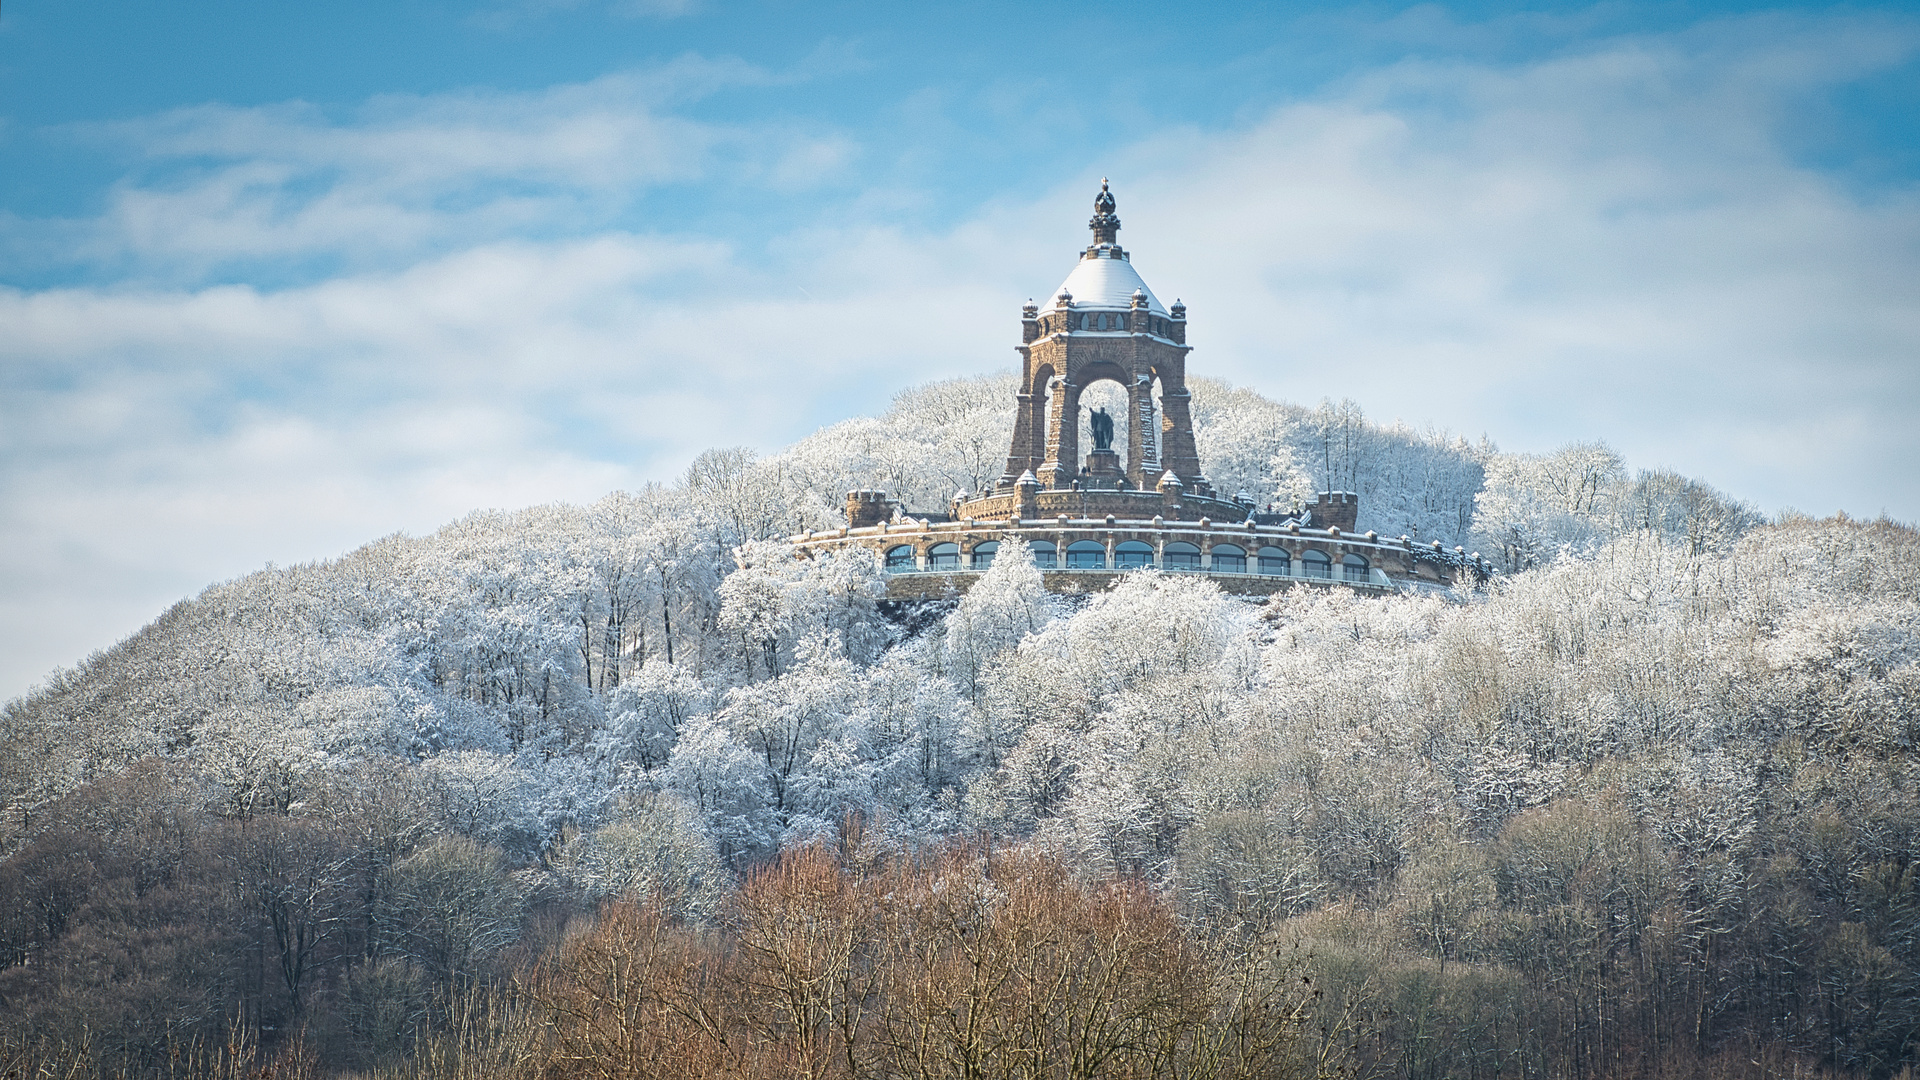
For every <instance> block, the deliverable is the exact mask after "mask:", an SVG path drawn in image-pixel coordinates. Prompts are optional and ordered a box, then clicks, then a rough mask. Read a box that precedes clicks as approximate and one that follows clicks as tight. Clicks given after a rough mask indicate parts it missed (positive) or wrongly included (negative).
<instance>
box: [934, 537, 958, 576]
mask: <svg viewBox="0 0 1920 1080" xmlns="http://www.w3.org/2000/svg"><path fill="white" fill-rule="evenodd" d="M927 569H929V570H958V569H960V545H959V544H956V543H954V542H952V541H947V542H945V543H940V544H935V545H933V546H932V547H930V548H928V549H927Z"/></svg>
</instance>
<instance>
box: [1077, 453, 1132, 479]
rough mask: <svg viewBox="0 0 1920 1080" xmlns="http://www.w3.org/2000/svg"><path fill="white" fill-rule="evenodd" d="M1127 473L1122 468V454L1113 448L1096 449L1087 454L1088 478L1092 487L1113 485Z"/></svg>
mask: <svg viewBox="0 0 1920 1080" xmlns="http://www.w3.org/2000/svg"><path fill="white" fill-rule="evenodd" d="M1126 475H1127V474H1126V473H1125V472H1124V471H1123V470H1122V469H1121V468H1120V455H1119V454H1117V453H1115V452H1114V451H1112V450H1095V451H1093V452H1091V453H1089V454H1088V455H1087V474H1086V478H1087V479H1088V480H1091V481H1093V483H1092V484H1090V485H1088V486H1090V487H1101V488H1107V487H1113V486H1115V485H1116V484H1118V483H1119V481H1120V480H1121V479H1122V478H1123V477H1125V476H1126Z"/></svg>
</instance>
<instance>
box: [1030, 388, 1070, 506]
mask: <svg viewBox="0 0 1920 1080" xmlns="http://www.w3.org/2000/svg"><path fill="white" fill-rule="evenodd" d="M1052 386H1053V408H1052V410H1050V414H1049V415H1048V417H1047V460H1046V461H1045V463H1043V464H1042V465H1041V466H1040V470H1039V476H1040V482H1041V483H1042V484H1045V485H1046V486H1047V487H1049V488H1052V489H1054V490H1056V491H1059V490H1062V489H1064V488H1066V487H1067V486H1068V485H1069V484H1071V483H1072V482H1073V481H1074V479H1075V478H1077V477H1078V476H1079V475H1080V386H1079V384H1077V383H1070V382H1068V381H1067V380H1065V379H1063V378H1059V377H1058V376H1056V377H1055V378H1054V380H1053V384H1052Z"/></svg>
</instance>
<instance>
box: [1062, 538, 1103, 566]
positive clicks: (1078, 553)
mask: <svg viewBox="0 0 1920 1080" xmlns="http://www.w3.org/2000/svg"><path fill="white" fill-rule="evenodd" d="M1106 568H1107V545H1105V544H1103V543H1101V542H1100V541H1098V540H1076V541H1074V542H1073V543H1071V544H1068V545H1067V569H1069V570H1105V569H1106Z"/></svg>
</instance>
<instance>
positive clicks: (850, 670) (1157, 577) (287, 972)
mask: <svg viewBox="0 0 1920 1080" xmlns="http://www.w3.org/2000/svg"><path fill="white" fill-rule="evenodd" d="M1194 393H1195V396H1194V403H1193V407H1194V417H1195V422H1196V437H1197V440H1198V442H1199V445H1200V448H1201V454H1202V459H1203V462H1204V463H1205V466H1206V468H1207V470H1208V475H1209V478H1210V479H1211V480H1212V481H1213V483H1214V485H1215V486H1216V488H1217V489H1219V490H1223V491H1230V492H1233V491H1244V492H1247V493H1249V494H1250V495H1251V496H1253V497H1254V498H1255V499H1256V500H1257V501H1261V502H1279V503H1283V504H1291V503H1294V502H1297V501H1298V500H1300V499H1301V498H1302V497H1303V496H1306V495H1307V493H1310V492H1312V491H1314V490H1319V489H1322V488H1329V487H1330V488H1338V489H1343V490H1352V491H1356V492H1358V493H1359V494H1360V496H1361V515H1362V516H1361V523H1360V527H1361V528H1362V529H1369V528H1370V529H1375V530H1377V531H1379V532H1382V533H1385V534H1388V535H1398V534H1401V533H1406V534H1408V535H1412V536H1416V537H1419V538H1421V539H1440V540H1442V541H1443V542H1445V543H1446V544H1447V545H1448V546H1452V545H1454V544H1456V543H1457V544H1464V545H1468V546H1470V547H1472V548H1476V549H1478V550H1480V551H1481V552H1483V553H1485V554H1486V555H1487V556H1488V557H1489V558H1490V559H1492V560H1494V562H1495V563H1496V564H1497V565H1498V566H1499V567H1501V569H1502V570H1503V573H1501V574H1500V575H1498V576H1497V577H1496V578H1495V580H1494V582H1493V584H1492V585H1490V586H1489V587H1487V588H1486V589H1484V590H1481V591H1478V592H1475V593H1471V594H1464V593H1463V594H1460V595H1456V596H1451V597H1440V596H1413V595H1402V596H1393V597H1387V598H1379V599H1362V598H1359V597H1357V596H1355V595H1354V594H1353V593H1351V592H1350V591H1348V590H1345V589H1341V588H1333V589H1325V590H1322V589H1309V588H1298V589H1295V590H1293V591H1291V592H1287V593H1283V594H1281V595H1279V596H1277V597H1275V598H1273V599H1272V600H1271V601H1266V602H1261V603H1255V602H1250V601H1248V600H1245V599H1241V598H1237V597H1232V596H1228V595H1225V594H1222V593H1221V592H1220V591H1219V590H1218V589H1217V588H1215V587H1214V586H1213V585H1212V584H1211V583H1210V582H1208V581H1206V580H1205V579H1203V578H1199V577H1193V576H1183V575H1180V574H1161V573H1157V572H1152V571H1143V572H1139V573H1135V574H1131V575H1129V576H1128V577H1127V578H1125V579H1124V580H1123V581H1122V582H1121V583H1120V584H1118V585H1117V586H1115V587H1114V588H1112V589H1111V590H1108V591H1104V592H1099V593H1095V594H1091V595H1079V596H1061V595H1056V594H1051V593H1048V592H1046V591H1045V590H1044V589H1043V588H1042V587H1041V582H1040V576H1039V574H1038V572H1037V571H1036V570H1035V569H1034V567H1033V566H1032V563H1031V561H1030V560H1028V559H1026V558H1024V557H1023V556H1022V553H1021V552H1020V550H1019V548H1018V545H1017V544H1011V545H1008V546H1007V547H1005V548H1003V549H1002V553H1001V555H1000V557H999V558H998V559H996V561H995V563H994V565H993V566H992V568H991V569H990V570H989V571H988V572H987V573H986V574H984V575H983V576H982V578H981V579H980V580H979V581H978V583H977V584H976V585H975V586H974V587H973V588H971V589H970V590H968V591H967V592H965V593H964V594H961V595H955V596H953V597H950V598H948V599H946V600H943V601H932V602H927V603H923V604H918V605H912V606H906V607H901V606H896V605H890V604H886V603H883V602H882V596H883V594H884V583H885V578H884V575H883V573H882V571H881V569H880V567H879V566H878V565H877V564H876V563H875V562H874V560H873V559H872V557H871V556H870V554H868V553H864V552H849V553H846V554H842V555H836V556H832V557H823V558H819V559H815V560H810V561H801V560H796V559H794V558H792V557H791V554H790V552H789V551H788V549H787V548H786V547H785V546H784V545H783V544H782V542H781V538H782V537H784V536H785V535H787V534H789V533H792V532H795V531H798V530H801V529H807V528H824V527H827V526H829V525H831V524H833V523H835V521H836V520H837V518H838V514H839V505H840V501H841V498H842V496H843V495H844V493H845V492H846V491H847V490H850V489H854V488H884V489H886V490H888V491H889V492H891V493H893V494H895V495H896V496H897V497H899V498H901V499H902V500H903V501H904V502H905V503H906V505H907V506H908V507H909V508H924V509H933V508H938V507H941V506H943V505H944V504H945V502H946V500H947V499H948V498H949V497H951V495H952V494H953V492H955V491H956V490H976V489H978V488H980V487H981V486H984V485H987V484H990V483H991V481H992V479H993V477H994V476H996V475H997V474H998V470H999V467H1000V464H1001V461H1002V460H1003V459H1002V455H1003V453H1004V447H1005V446H1006V445H1007V441H1008V440H1007V435H1008V433H1007V431H1006V428H1005V424H1006V419H1005V418H1006V415H1007V413H1009V412H1010V410H1009V409H1008V408H1007V402H1008V401H1010V400H1011V397H1012V391H1011V384H1010V380H1008V379H1005V378H986V379H978V380H961V381H956V382H948V383H936V384H932V385H929V386H925V387H920V388H917V389H915V390H911V391H908V392H906V393H904V394H902V395H901V396H900V398H899V399H897V400H896V402H895V404H894V407H893V408H892V409H891V410H890V411H889V412H888V413H887V414H886V415H883V416H881V417H877V418H871V419H860V420H852V421H848V422H846V423H843V424H840V425H836V426H834V427H831V428H828V429H825V430H823V431H821V432H818V433H816V434H815V435H813V436H810V437H809V438H808V439H806V440H803V441H802V442H800V443H798V444H796V445H795V446H793V447H790V448H788V449H787V450H785V451H783V452H781V453H779V454H775V455H771V456H768V457H764V458H759V457H756V456H755V455H753V454H750V453H748V452H745V451H740V450H717V451H711V452H709V453H707V454H705V455H703V456H702V457H701V458H700V459H699V460H698V461H696V462H695V463H694V465H693V466H692V468H691V469H690V470H689V471H688V473H687V475H686V476H685V477H684V478H683V479H682V480H681V481H679V482H677V483H675V484H672V485H661V486H654V487H649V488H647V489H644V490H641V491H637V492H622V493H616V494H614V495H610V496H608V497H607V498H605V499H603V500H601V501H600V502H598V503H596V504H594V505H592V506H586V507H579V506H563V505H554V506H545V507H537V508H533V509H530V510H524V511H519V512H515V513H499V512H485V513H477V514H474V515H471V516H469V517H467V518H465V519H463V520H461V521H459V522H456V523H454V524H451V525H449V526H447V527H445V528H444V529H441V530H440V531H439V532H437V533H435V534H433V535H431V536H426V537H419V538H411V537H404V536H394V537H389V538H386V539H383V540H380V541H377V542H375V543H372V544H369V545H367V546H366V547H364V548H361V549H360V550H358V551H355V552H352V553H349V554H347V555H345V556H343V557H341V558H339V559H337V560H333V561H329V562H325V563H319V564H313V565H303V566H294V567H288V568H269V569H267V570H265V571H262V572H259V573H256V574H252V575H248V576H246V577H243V578H240V579H237V580H235V581H231V582H226V583H223V584H219V585H215V586H213V587H211V588H209V589H207V590H206V591H205V592H203V593H202V594H200V595H199V596H197V597H195V598H192V599H190V600H186V601H182V602H181V603H180V604H178V605H176V606H175V607H173V608H172V609H170V610H169V611H167V612H166V613H165V614H164V615H163V616H161V617H160V618H159V619H158V620H156V621H155V622H154V623H153V624H151V625H150V626H148V627H147V628H146V629H144V630H143V631H141V632H140V633H138V634H136V635H134V636H133V637H131V638H129V639H128V640H126V641H124V642H122V643H120V644H119V645H116V646H114V647H113V648H111V649H109V650H106V651H103V652H101V653H99V654H96V655H95V656H92V657H90V658H88V659H87V660H86V661H85V662H83V663H81V664H79V665H77V666H75V667H73V668H71V669H66V670H62V671H59V672H56V673H54V675H53V676H51V677H50V678H49V680H48V681H47V683H46V684H45V685H44V686H42V687H40V688H37V689H36V690H35V691H34V692H32V693H30V694H28V695H26V696H25V697H22V698H20V699H17V700H15V701H12V702H9V703H8V704H7V705H6V706H5V708H4V710H3V711H0V735H3V736H4V738H3V741H0V745H3V746H4V750H3V751H0V804H3V805H4V807H5V811H6V816H5V819H4V829H5V832H4V835H3V836H0V843H3V844H4V847H0V853H3V854H4V855H5V860H4V862H0V1072H6V1073H7V1074H8V1075H21V1076H63V1077H64V1076H71V1077H82V1076H159V1075H233V1076H240V1075H282V1076H321V1075H325V1076H340V1075H356V1076H367V1077H422V1078H425V1077H453V1076H474V1077H479V1076H489V1077H494V1076H527V1077H534V1076H541V1077H572V1076H604V1077H616V1076H619V1077H626V1076H631V1077H646V1076H661V1077H679V1076H729V1077H761V1076H765V1077H774V1076H782V1077H784V1076H809V1077H924V1078H933V1077H1033V1078H1042V1077H1046V1078H1051V1077H1086V1078H1089V1080H1091V1078H1093V1077H1103V1078H1104V1077H1143V1078H1144V1077H1182V1078H1185V1077H1192V1078H1196V1080H1198V1078H1204V1077H1266V1076H1288V1077H1291V1076H1298V1077H1321V1076H1368V1077H1375V1076H1377V1077H1405V1078H1407V1080H1427V1078H1440V1077H1463V1076H1472V1077H1514V1078H1529V1077H1579V1078H1602V1077H1615V1076H1621V1077H1624V1076H1634V1077H1655V1076H1658V1077H1667V1076H1673V1077H1679V1076H1699V1077H1756V1078H1757V1077H1762V1076H1776V1075H1785V1074H1787V1073H1790V1072H1791V1073H1795V1074H1797V1075H1807V1076H1833V1077H1843V1076H1844V1077H1866V1078H1873V1080H1881V1078H1888V1077H1893V1076H1896V1075H1901V1074H1904V1073H1909V1072H1910V1071H1911V1069H1912V1067H1913V1065H1914V1063H1915V1059H1916V1056H1920V1045H1916V1042H1917V1037H1920V881H1916V873H1920V871H1916V867H1915V853H1916V851H1920V767H1917V764H1916V757H1915V738H1916V735H1920V534H1917V533H1916V531H1915V530H1914V529H1912V528H1911V527H1908V526H1905V525H1901V524H1897V523H1893V522H1888V521H1885V520H1882V521H1875V522H1866V521H1855V520H1849V519H1846V518H1844V517H1842V518H1836V519H1830V520H1824V521H1815V520H1811V519H1807V518H1804V517H1799V516H1796V515H1792V514H1787V515H1783V516H1782V517H1781V518H1779V519H1776V520H1772V521H1766V520H1763V519H1761V518H1760V516H1759V515H1757V514H1756V513H1755V512H1754V511H1753V510H1752V509H1751V508H1750V507H1747V506H1745V505H1743V504H1741V503H1739V502H1738V501H1737V500H1734V499H1732V498H1730V497H1728V496H1726V495H1724V494H1722V493H1720V492H1717V491H1715V490H1714V489H1713V488H1711V487H1710V486H1708V485H1706V484H1704V483H1701V482H1699V481H1696V480H1692V479H1689V478H1686V477H1682V476H1678V475H1675V474H1672V473H1666V472H1659V471H1637V472H1636V471H1630V470H1629V469H1628V468H1627V466H1626V464H1625V463H1624V462H1622V461H1621V460H1620V458H1619V456H1618V455H1616V454H1614V453H1613V452H1612V451H1611V450H1609V449H1608V448H1607V447H1605V446H1604V445H1599V444H1576V445H1572V446H1568V447H1566V448H1564V449H1562V450H1560V451H1558V452H1555V453H1553V454H1547V455H1516V454H1506V453H1502V452H1500V451H1498V450H1497V449H1496V448H1495V447H1493V446H1492V445H1490V444H1488V443H1486V442H1484V441H1482V442H1480V443H1469V442H1467V441H1465V440H1462V439H1459V438H1455V437H1452V436H1450V435H1447V434H1445V433H1441V432H1433V431H1413V430H1409V429H1406V428H1404V427H1401V426H1398V425H1394V426H1382V425H1378V424H1374V423H1372V422H1370V421H1368V420H1367V419H1366V418H1365V417H1364V416H1363V415H1362V414H1361V413H1360V411H1359V410H1358V409H1357V408H1356V407H1354V406H1353V405H1351V403H1342V404H1339V405H1334V404H1331V403H1329V404H1324V405H1322V406H1321V407H1319V408H1317V409H1307V408H1300V407H1297V406H1289V405H1284V404H1280V403H1275V402H1271V401H1268V400H1266V399H1263V398H1261V397H1259V396H1258V395H1256V394H1253V393H1251V392H1249V391H1246V390H1243V389H1235V388H1233V387H1229V386H1226V385H1224V384H1219V383H1209V382H1198V383H1197V385H1196V386H1195V387H1194Z"/></svg>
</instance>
